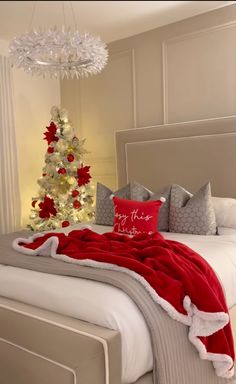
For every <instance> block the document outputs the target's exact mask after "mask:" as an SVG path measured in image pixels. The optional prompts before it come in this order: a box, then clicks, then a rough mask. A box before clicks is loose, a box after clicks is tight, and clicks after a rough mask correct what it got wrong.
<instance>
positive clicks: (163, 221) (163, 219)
mask: <svg viewBox="0 0 236 384" xmlns="http://www.w3.org/2000/svg"><path fill="white" fill-rule="evenodd" d="M170 193H171V185H168V186H166V187H164V188H163V189H161V190H160V191H159V192H157V193H153V194H152V196H151V197H150V199H149V200H159V199H160V198H161V197H164V198H165V199H166V201H165V202H164V203H163V204H162V205H161V208H160V209H159V214H158V231H164V232H168V231H169V209H170Z"/></svg>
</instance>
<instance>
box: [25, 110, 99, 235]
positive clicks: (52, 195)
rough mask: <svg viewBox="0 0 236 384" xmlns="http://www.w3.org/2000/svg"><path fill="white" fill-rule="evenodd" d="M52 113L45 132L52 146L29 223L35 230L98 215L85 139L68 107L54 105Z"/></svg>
mask: <svg viewBox="0 0 236 384" xmlns="http://www.w3.org/2000/svg"><path fill="white" fill-rule="evenodd" d="M51 116H52V118H51V121H50V125H49V126H48V127H46V128H47V131H46V132H44V135H45V137H44V139H45V140H47V143H48V148H47V152H46V154H45V166H44V167H43V173H42V176H41V177H40V178H39V179H38V184H39V187H40V188H39V191H38V196H36V197H33V198H32V208H31V213H30V224H29V225H28V227H29V228H30V229H31V230H33V231H36V230H37V231H45V230H51V229H57V228H61V227H67V226H69V225H73V224H76V223H79V222H83V221H88V220H91V219H92V218H93V216H94V211H93V188H92V186H91V183H90V179H91V176H90V173H89V171H90V167H89V166H84V164H83V162H82V158H83V155H84V154H85V153H87V151H86V150H85V149H84V142H85V140H84V139H83V140H79V139H78V138H77V137H76V136H75V133H74V130H73V128H72V126H71V124H70V122H69V120H68V114H67V111H66V110H65V109H59V108H58V107H55V106H54V107H52V109H51Z"/></svg>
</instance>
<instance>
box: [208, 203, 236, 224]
mask: <svg viewBox="0 0 236 384" xmlns="http://www.w3.org/2000/svg"><path fill="white" fill-rule="evenodd" d="M212 203H213V207H214V211H215V216H216V224H217V226H218V227H227V228H236V199H231V198H227V197H212Z"/></svg>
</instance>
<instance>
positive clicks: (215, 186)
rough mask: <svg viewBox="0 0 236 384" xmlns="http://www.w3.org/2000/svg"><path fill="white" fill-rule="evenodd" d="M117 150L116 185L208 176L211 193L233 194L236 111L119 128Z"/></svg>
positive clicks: (195, 184)
mask: <svg viewBox="0 0 236 384" xmlns="http://www.w3.org/2000/svg"><path fill="white" fill-rule="evenodd" d="M116 150H117V176H118V187H121V186H123V185H125V184H126V183H127V182H128V181H138V182H140V183H142V184H143V185H145V186H146V187H147V188H150V189H151V190H154V191H155V190H156V191H157V190H158V189H160V187H162V186H164V185H167V184H173V183H176V184H180V185H182V186H183V187H185V188H186V189H188V190H190V191H192V192H194V191H196V190H198V189H199V188H200V186H202V185H203V184H204V183H206V182H207V181H211V186H212V194H213V195H214V196H222V197H234V198H236V116H229V117H224V118H218V119H209V120H201V121H200V120H199V121H194V122H184V123H176V124H167V125H159V126H153V127H144V128H135V129H129V130H125V131H118V132H117V133H116Z"/></svg>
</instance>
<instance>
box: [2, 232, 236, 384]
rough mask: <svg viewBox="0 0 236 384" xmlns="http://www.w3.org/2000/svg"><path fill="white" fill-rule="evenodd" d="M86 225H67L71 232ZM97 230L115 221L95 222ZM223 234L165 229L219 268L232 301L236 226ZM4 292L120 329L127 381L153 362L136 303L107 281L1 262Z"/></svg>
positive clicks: (235, 290)
mask: <svg viewBox="0 0 236 384" xmlns="http://www.w3.org/2000/svg"><path fill="white" fill-rule="evenodd" d="M80 227H81V225H77V226H73V228H72V227H70V228H68V227H67V228H66V229H63V230H61V231H63V232H69V231H70V230H72V229H78V228H80ZM92 229H93V230H95V231H96V232H98V233H104V232H107V231H110V230H111V227H105V226H98V225H92ZM219 233H220V234H221V235H220V236H197V235H186V234H178V233H163V235H164V237H165V238H167V239H172V240H177V241H180V242H182V243H184V244H186V245H188V246H189V247H190V248H192V249H194V250H195V251H196V252H198V253H199V254H200V255H201V256H202V257H204V258H205V259H206V260H207V261H208V262H209V264H210V265H211V266H212V267H213V269H214V270H215V272H216V273H217V275H218V277H219V279H220V281H221V282H222V285H223V287H224V290H225V294H226V300H227V303H228V306H229V307H232V306H233V305H234V304H236V229H235V230H232V229H231V230H227V229H226V228H224V229H219ZM0 282H1V284H0V295H1V296H5V297H8V298H12V299H15V300H19V301H22V302H25V303H28V304H32V305H35V306H38V307H41V308H45V309H49V310H52V311H55V312H58V313H62V314H65V315H68V316H73V317H76V318H79V319H81V320H85V321H88V322H91V323H94V324H97V325H100V326H103V327H106V328H110V329H115V330H118V331H119V332H120V334H121V341H122V382H123V383H127V384H128V383H132V382H134V381H136V380H137V379H138V378H139V377H140V376H142V375H143V374H145V373H146V372H148V371H150V370H151V369H152V366H153V358H152V347H151V340H150V335H149V331H148V328H147V325H146V323H145V320H144V318H143V316H142V314H141V312H140V310H139V309H138V307H137V306H136V305H135V303H134V302H133V301H132V300H131V299H130V298H129V297H128V296H127V295H126V294H125V293H124V292H122V291H121V290H119V289H117V288H115V287H112V286H109V285H107V284H103V283H99V282H95V281H90V280H85V279H80V278H73V277H66V276H56V275H50V274H45V273H40V272H34V271H29V270H24V269H20V268H14V267H8V266H3V265H0Z"/></svg>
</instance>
